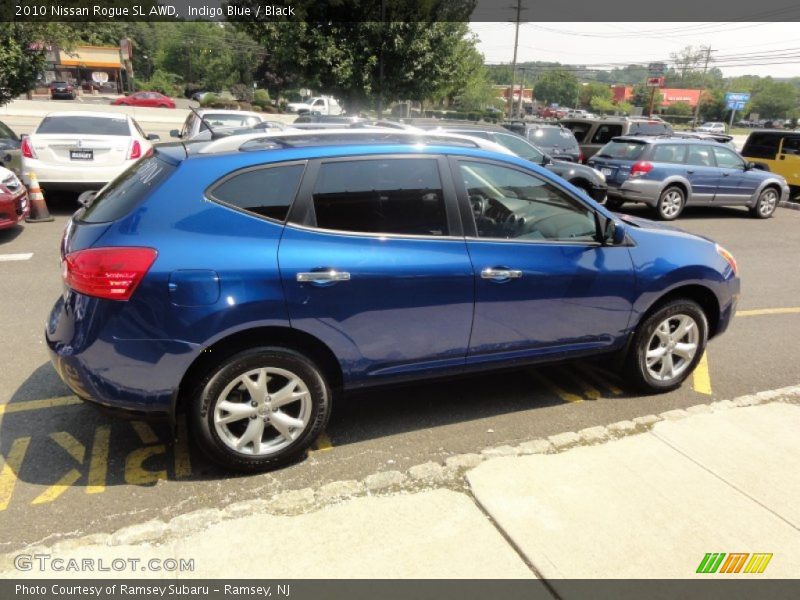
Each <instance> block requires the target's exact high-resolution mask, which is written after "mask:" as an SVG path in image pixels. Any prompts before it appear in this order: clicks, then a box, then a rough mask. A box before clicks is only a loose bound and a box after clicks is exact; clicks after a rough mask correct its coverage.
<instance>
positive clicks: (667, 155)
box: [650, 144, 686, 163]
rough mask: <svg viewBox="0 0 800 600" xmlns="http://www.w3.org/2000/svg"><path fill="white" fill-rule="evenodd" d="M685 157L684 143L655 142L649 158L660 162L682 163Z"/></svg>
mask: <svg viewBox="0 0 800 600" xmlns="http://www.w3.org/2000/svg"><path fill="white" fill-rule="evenodd" d="M685 158H686V144H657V145H655V146H653V152H652V154H651V155H650V160H652V161H653V162H660V163H682V162H683V161H684V160H685Z"/></svg>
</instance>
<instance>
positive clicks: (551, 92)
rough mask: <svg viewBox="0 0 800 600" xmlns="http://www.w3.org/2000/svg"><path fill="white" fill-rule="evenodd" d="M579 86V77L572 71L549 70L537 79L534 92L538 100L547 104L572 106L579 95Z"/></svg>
mask: <svg viewBox="0 0 800 600" xmlns="http://www.w3.org/2000/svg"><path fill="white" fill-rule="evenodd" d="M579 88H580V83H578V78H577V77H575V75H573V74H572V73H570V72H568V71H562V70H555V71H547V72H545V73H542V75H541V76H540V77H539V78H538V79H537V80H536V83H535V84H534V87H533V94H534V96H535V97H536V99H537V100H539V101H541V102H544V103H546V104H553V103H557V104H558V105H560V106H572V105H573V104H575V99H576V98H577V97H578V92H579V91H580V90H579Z"/></svg>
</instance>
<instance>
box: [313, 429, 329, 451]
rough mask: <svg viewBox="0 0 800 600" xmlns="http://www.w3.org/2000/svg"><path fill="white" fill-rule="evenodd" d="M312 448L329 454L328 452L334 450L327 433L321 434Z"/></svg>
mask: <svg viewBox="0 0 800 600" xmlns="http://www.w3.org/2000/svg"><path fill="white" fill-rule="evenodd" d="M312 448H313V449H314V450H316V451H318V452H327V451H328V450H333V444H332V443H331V438H329V437H328V434H327V433H321V434H320V436H319V437H318V438H317V441H316V442H314V445H313V446H312Z"/></svg>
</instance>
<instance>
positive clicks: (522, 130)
mask: <svg viewBox="0 0 800 600" xmlns="http://www.w3.org/2000/svg"><path fill="white" fill-rule="evenodd" d="M503 127H505V128H506V129H508V130H509V131H513V132H515V133H518V134H519V135H521V136H523V137H524V138H525V139H527V140H528V141H529V142H530V143H531V144H533V145H534V146H536V147H537V148H539V149H540V150H542V151H544V152H546V153H547V154H548V155H549V156H551V157H553V159H554V160H568V161H571V162H581V161H582V160H583V155H582V154H581V149H580V146H578V141H577V140H576V139H575V136H574V135H573V134H572V132H571V131H570V130H569V129H567V128H565V127H562V126H561V125H547V124H543V123H527V122H525V121H511V122H507V123H503Z"/></svg>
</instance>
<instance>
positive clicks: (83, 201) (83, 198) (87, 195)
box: [78, 190, 97, 207]
mask: <svg viewBox="0 0 800 600" xmlns="http://www.w3.org/2000/svg"><path fill="white" fill-rule="evenodd" d="M96 195H97V190H88V191H86V192H83V193H82V194H81V195H80V196H78V203H79V204H80V205H81V206H83V207H88V206H89V205H90V204H91V203H92V200H94V197H95V196H96Z"/></svg>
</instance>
